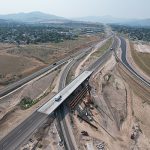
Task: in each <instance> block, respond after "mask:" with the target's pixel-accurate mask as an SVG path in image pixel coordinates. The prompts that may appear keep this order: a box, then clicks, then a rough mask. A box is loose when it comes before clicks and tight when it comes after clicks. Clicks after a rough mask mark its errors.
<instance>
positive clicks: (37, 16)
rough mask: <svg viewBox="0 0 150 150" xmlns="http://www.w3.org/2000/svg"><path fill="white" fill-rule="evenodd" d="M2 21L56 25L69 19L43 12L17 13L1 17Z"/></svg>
mask: <svg viewBox="0 0 150 150" xmlns="http://www.w3.org/2000/svg"><path fill="white" fill-rule="evenodd" d="M0 19H5V20H12V21H17V22H25V23H53V22H54V23H55V22H66V21H68V20H67V19H65V18H63V17H59V16H55V15H50V14H46V13H42V12H38V11H37V12H30V13H17V14H8V15H0Z"/></svg>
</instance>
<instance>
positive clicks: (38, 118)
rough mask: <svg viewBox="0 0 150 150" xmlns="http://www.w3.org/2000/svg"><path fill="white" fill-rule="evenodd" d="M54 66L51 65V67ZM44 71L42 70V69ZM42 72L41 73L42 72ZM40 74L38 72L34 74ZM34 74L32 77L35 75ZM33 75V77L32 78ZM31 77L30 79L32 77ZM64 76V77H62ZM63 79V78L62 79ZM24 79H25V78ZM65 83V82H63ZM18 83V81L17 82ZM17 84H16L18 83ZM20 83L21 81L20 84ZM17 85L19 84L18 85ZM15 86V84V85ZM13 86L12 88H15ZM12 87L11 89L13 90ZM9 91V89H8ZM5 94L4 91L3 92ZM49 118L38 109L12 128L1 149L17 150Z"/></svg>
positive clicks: (1, 144) (85, 50) (62, 61)
mask: <svg viewBox="0 0 150 150" xmlns="http://www.w3.org/2000/svg"><path fill="white" fill-rule="evenodd" d="M90 49H91V48H87V49H84V50H83V51H82V53H80V54H79V53H78V56H77V57H82V56H83V55H85V54H86V53H87V52H88V51H90ZM66 61H67V60H61V61H59V63H60V64H61V63H65V62H66ZM57 63H58V62H57ZM51 67H52V66H49V68H51ZM49 68H46V69H45V68H44V69H43V71H46V70H47V69H49ZM41 72H42V71H41ZM41 72H40V74H41ZM36 75H38V73H36V74H35V75H33V76H36ZM33 76H32V77H33ZM32 77H31V78H32ZM31 78H30V77H29V79H31ZM62 78H63V77H62ZM29 79H27V80H29ZM61 80H62V79H61ZM23 81H24V80H23ZM23 81H22V82H21V83H22V84H23ZM61 83H63V82H61ZM17 84H18V83H17ZM17 84H16V85H17ZM63 84H64V83H63ZM18 85H20V82H19V84H18ZM18 85H17V86H18ZM14 87H15V86H14ZM14 87H12V89H13V88H14ZM12 89H11V90H12ZM7 93H9V91H7ZM3 94H4V93H3ZM47 119H48V115H46V114H43V113H40V112H38V111H37V110H36V111H35V112H34V113H33V114H32V115H31V116H30V117H28V118H27V119H26V120H24V121H23V122H22V123H21V124H20V125H18V126H17V127H16V128H15V129H14V130H12V131H11V132H10V133H9V134H8V135H6V136H5V137H4V138H3V139H2V140H1V141H0V150H17V149H18V148H19V146H20V145H21V144H22V143H23V142H24V141H26V140H28V139H29V137H30V136H31V135H32V134H33V133H34V132H35V130H36V129H38V127H39V126H40V125H42V124H43V123H44V122H45V121H46V120H47Z"/></svg>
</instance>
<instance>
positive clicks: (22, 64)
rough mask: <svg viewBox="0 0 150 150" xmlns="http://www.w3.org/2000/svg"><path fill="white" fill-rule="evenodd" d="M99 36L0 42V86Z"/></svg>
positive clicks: (97, 39)
mask: <svg viewBox="0 0 150 150" xmlns="http://www.w3.org/2000/svg"><path fill="white" fill-rule="evenodd" d="M100 38H101V37H100V36H80V37H79V38H78V39H77V40H66V41H64V42H60V43H42V44H29V45H20V46H19V47H17V46H16V45H14V44H3V43H0V86H1V85H7V84H9V83H12V82H14V81H16V80H19V79H21V78H23V77H25V76H27V75H29V74H32V73H33V72H35V71H37V70H39V69H40V68H42V67H44V66H46V65H48V64H52V63H54V62H56V61H58V60H60V59H62V58H64V57H66V56H68V55H72V54H73V53H75V52H77V51H78V50H80V49H82V48H85V47H87V46H88V45H91V44H92V43H95V42H97V41H99V40H100Z"/></svg>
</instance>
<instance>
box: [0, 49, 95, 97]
mask: <svg viewBox="0 0 150 150" xmlns="http://www.w3.org/2000/svg"><path fill="white" fill-rule="evenodd" d="M91 48H92V47H88V48H85V49H82V51H78V52H76V53H75V54H73V55H72V56H69V57H66V58H64V59H62V60H60V61H58V62H56V63H54V64H52V65H49V66H48V67H45V68H43V69H41V70H39V71H37V72H35V73H33V74H31V75H29V76H27V77H25V78H23V79H21V80H19V81H17V82H15V83H12V84H10V85H8V86H7V87H6V88H4V89H1V90H0V98H1V97H3V96H5V95H7V94H9V93H11V92H13V91H14V90H16V89H18V88H19V87H21V86H23V85H25V84H26V83H28V82H29V81H31V80H33V79H35V78H36V77H39V76H40V75H43V74H44V73H46V72H48V71H50V70H52V71H53V69H55V68H58V67H59V66H61V65H63V64H65V63H66V62H67V61H68V60H69V59H70V58H71V57H76V56H78V55H80V54H81V53H82V52H86V51H90V49H91Z"/></svg>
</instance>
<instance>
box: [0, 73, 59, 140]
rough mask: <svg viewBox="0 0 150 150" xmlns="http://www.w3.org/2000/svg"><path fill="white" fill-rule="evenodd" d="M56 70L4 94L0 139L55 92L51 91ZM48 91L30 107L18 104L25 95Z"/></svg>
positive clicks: (1, 108) (34, 95)
mask: <svg viewBox="0 0 150 150" xmlns="http://www.w3.org/2000/svg"><path fill="white" fill-rule="evenodd" d="M57 75H58V71H55V72H53V73H51V74H48V75H46V76H45V77H43V78H41V79H38V80H36V81H34V82H31V83H30V84H28V85H26V86H25V87H23V88H21V89H19V90H17V91H16V92H15V93H13V94H12V95H9V96H6V97H4V98H3V99H1V100H0V106H1V107H0V110H1V111H0V117H1V120H0V129H1V131H3V132H0V139H1V138H2V137H4V136H5V135H6V134H7V133H9V132H10V131H11V130H12V129H14V128H15V127H16V126H17V125H18V124H20V123H21V122H22V121H23V120H25V118H27V117H28V116H30V114H32V113H33V112H34V111H35V110H36V109H38V108H39V107H40V106H42V105H43V104H44V103H46V102H47V101H48V100H49V99H50V98H51V97H52V96H53V95H54V94H55V93H53V92H51V91H52V90H53V88H54V87H55V84H56V83H55V78H57ZM47 89H48V90H49V91H50V93H49V94H48V95H47V96H45V97H44V98H43V99H41V100H40V101H39V102H38V103H36V104H35V105H33V106H32V107H31V108H29V109H26V110H22V109H21V108H20V106H19V105H18V104H19V102H20V101H21V99H22V98H23V97H25V96H28V97H31V98H34V99H35V98H37V97H39V96H40V95H41V94H43V93H44V92H45V91H46V90H47Z"/></svg>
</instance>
